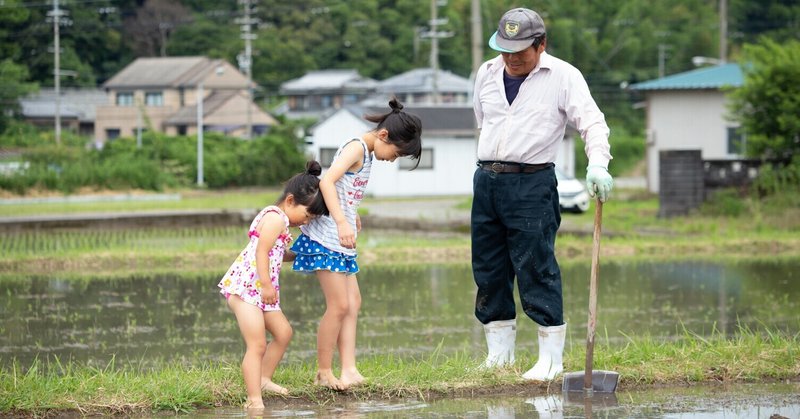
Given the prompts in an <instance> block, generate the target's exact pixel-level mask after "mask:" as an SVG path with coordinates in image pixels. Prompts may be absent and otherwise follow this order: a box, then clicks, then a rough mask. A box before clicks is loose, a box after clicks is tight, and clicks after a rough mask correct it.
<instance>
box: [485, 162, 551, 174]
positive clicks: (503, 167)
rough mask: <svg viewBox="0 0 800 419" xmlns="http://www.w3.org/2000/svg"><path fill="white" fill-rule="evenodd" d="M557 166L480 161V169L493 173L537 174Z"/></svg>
mask: <svg viewBox="0 0 800 419" xmlns="http://www.w3.org/2000/svg"><path fill="white" fill-rule="evenodd" d="M553 166H555V164H553V163H540V164H528V163H513V162H505V161H479V162H478V167H480V168H481V169H483V170H486V171H487V172H493V173H535V172H538V171H540V170H544V169H549V168H551V167H553Z"/></svg>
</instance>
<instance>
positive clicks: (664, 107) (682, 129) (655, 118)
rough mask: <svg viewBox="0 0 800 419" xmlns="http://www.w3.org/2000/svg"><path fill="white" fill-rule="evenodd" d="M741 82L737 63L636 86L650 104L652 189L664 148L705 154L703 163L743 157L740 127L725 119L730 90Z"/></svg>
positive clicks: (656, 186) (656, 182)
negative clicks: (697, 151)
mask: <svg viewBox="0 0 800 419" xmlns="http://www.w3.org/2000/svg"><path fill="white" fill-rule="evenodd" d="M742 80H743V79H742V71H741V68H740V67H739V65H738V64H724V65H719V66H714V67H707V68H701V69H697V70H693V71H688V72H684V73H678V74H673V75H671V76H667V77H663V78H660V79H655V80H649V81H645V82H642V83H637V84H634V85H632V86H631V89H633V90H637V91H640V92H642V93H643V94H644V96H645V101H646V113H647V139H646V141H647V148H646V159H647V189H648V190H649V191H651V192H658V191H659V182H660V179H659V154H660V152H661V151H662V150H700V151H701V155H702V156H703V159H736V158H742V154H743V152H744V145H745V144H744V139H743V137H742V136H741V135H740V133H739V124H738V123H736V122H733V121H730V120H728V119H727V117H726V116H727V115H728V111H727V108H726V106H727V101H728V99H727V97H726V87H739V86H741V85H742Z"/></svg>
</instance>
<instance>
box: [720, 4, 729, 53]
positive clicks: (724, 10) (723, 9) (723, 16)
mask: <svg viewBox="0 0 800 419" xmlns="http://www.w3.org/2000/svg"><path fill="white" fill-rule="evenodd" d="M719 61H720V63H721V64H725V62H727V61H728V0H719Z"/></svg>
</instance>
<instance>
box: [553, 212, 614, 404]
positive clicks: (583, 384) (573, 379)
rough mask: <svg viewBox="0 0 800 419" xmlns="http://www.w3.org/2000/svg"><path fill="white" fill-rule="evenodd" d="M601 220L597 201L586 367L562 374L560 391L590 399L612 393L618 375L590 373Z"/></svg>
mask: <svg viewBox="0 0 800 419" xmlns="http://www.w3.org/2000/svg"><path fill="white" fill-rule="evenodd" d="M602 220H603V202H602V201H600V199H599V198H598V199H597V204H596V205H595V211H594V237H593V239H592V273H591V279H590V281H589V325H588V326H589V327H588V329H589V332H588V334H587V336H586V367H585V370H584V371H578V372H570V373H566V374H564V382H563V384H562V386H561V390H562V391H564V392H569V391H583V392H585V393H586V394H585V395H586V396H589V397H591V395H592V393H593V392H598V393H613V392H614V391H615V390H616V389H617V382H618V381H619V373H618V372H614V371H602V370H599V371H592V357H593V355H594V329H595V326H596V323H597V280H598V276H599V273H600V230H601V223H602Z"/></svg>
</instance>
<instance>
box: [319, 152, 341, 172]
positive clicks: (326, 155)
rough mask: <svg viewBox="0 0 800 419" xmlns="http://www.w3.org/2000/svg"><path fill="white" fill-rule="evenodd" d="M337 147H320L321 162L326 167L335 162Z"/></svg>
mask: <svg viewBox="0 0 800 419" xmlns="http://www.w3.org/2000/svg"><path fill="white" fill-rule="evenodd" d="M336 150H337V149H335V148H320V149H319V164H320V165H321V166H322V167H324V168H328V167H331V164H332V163H333V156H335V155H336Z"/></svg>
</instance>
